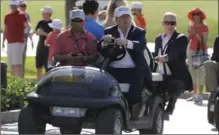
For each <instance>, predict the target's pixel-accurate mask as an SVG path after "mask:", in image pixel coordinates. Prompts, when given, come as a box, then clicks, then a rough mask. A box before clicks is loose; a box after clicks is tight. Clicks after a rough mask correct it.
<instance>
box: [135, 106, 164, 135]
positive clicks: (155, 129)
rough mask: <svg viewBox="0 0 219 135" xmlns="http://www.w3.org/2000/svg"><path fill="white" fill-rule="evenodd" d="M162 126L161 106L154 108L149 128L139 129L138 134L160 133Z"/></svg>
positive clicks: (162, 113)
mask: <svg viewBox="0 0 219 135" xmlns="http://www.w3.org/2000/svg"><path fill="white" fill-rule="evenodd" d="M163 126H164V110H163V108H162V107H161V106H159V107H158V108H157V109H156V112H155V116H154V121H153V125H152V128H151V129H139V133H140V134H162V133H163Z"/></svg>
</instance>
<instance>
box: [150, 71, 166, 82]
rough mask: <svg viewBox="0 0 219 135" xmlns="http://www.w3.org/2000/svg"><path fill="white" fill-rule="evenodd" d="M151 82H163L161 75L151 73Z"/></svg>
mask: <svg viewBox="0 0 219 135" xmlns="http://www.w3.org/2000/svg"><path fill="white" fill-rule="evenodd" d="M152 80H153V82H161V81H163V75H161V74H160V73H156V72H153V73H152Z"/></svg>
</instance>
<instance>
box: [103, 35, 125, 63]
mask: <svg viewBox="0 0 219 135" xmlns="http://www.w3.org/2000/svg"><path fill="white" fill-rule="evenodd" d="M102 41H103V40H102ZM102 41H100V43H102ZM101 54H102V56H103V57H105V58H109V59H110V60H111V61H118V60H121V59H123V58H124V57H125V55H126V47H125V46H121V45H117V44H116V43H115V40H114V39H112V40H111V41H110V42H109V43H108V45H107V46H105V47H104V48H103V49H102V50H101Z"/></svg>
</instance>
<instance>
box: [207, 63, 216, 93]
mask: <svg viewBox="0 0 219 135" xmlns="http://www.w3.org/2000/svg"><path fill="white" fill-rule="evenodd" d="M204 69H205V83H206V91H207V92H211V91H215V90H217V86H218V84H217V80H218V63H217V62H215V61H210V60H209V61H206V62H205V63H204Z"/></svg>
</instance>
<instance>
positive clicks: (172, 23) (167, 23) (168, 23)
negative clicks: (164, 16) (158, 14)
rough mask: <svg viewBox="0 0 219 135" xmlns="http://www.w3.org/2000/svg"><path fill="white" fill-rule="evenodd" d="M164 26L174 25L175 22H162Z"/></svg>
mask: <svg viewBox="0 0 219 135" xmlns="http://www.w3.org/2000/svg"><path fill="white" fill-rule="evenodd" d="M164 24H165V25H172V26H173V25H176V22H174V21H164Z"/></svg>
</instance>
